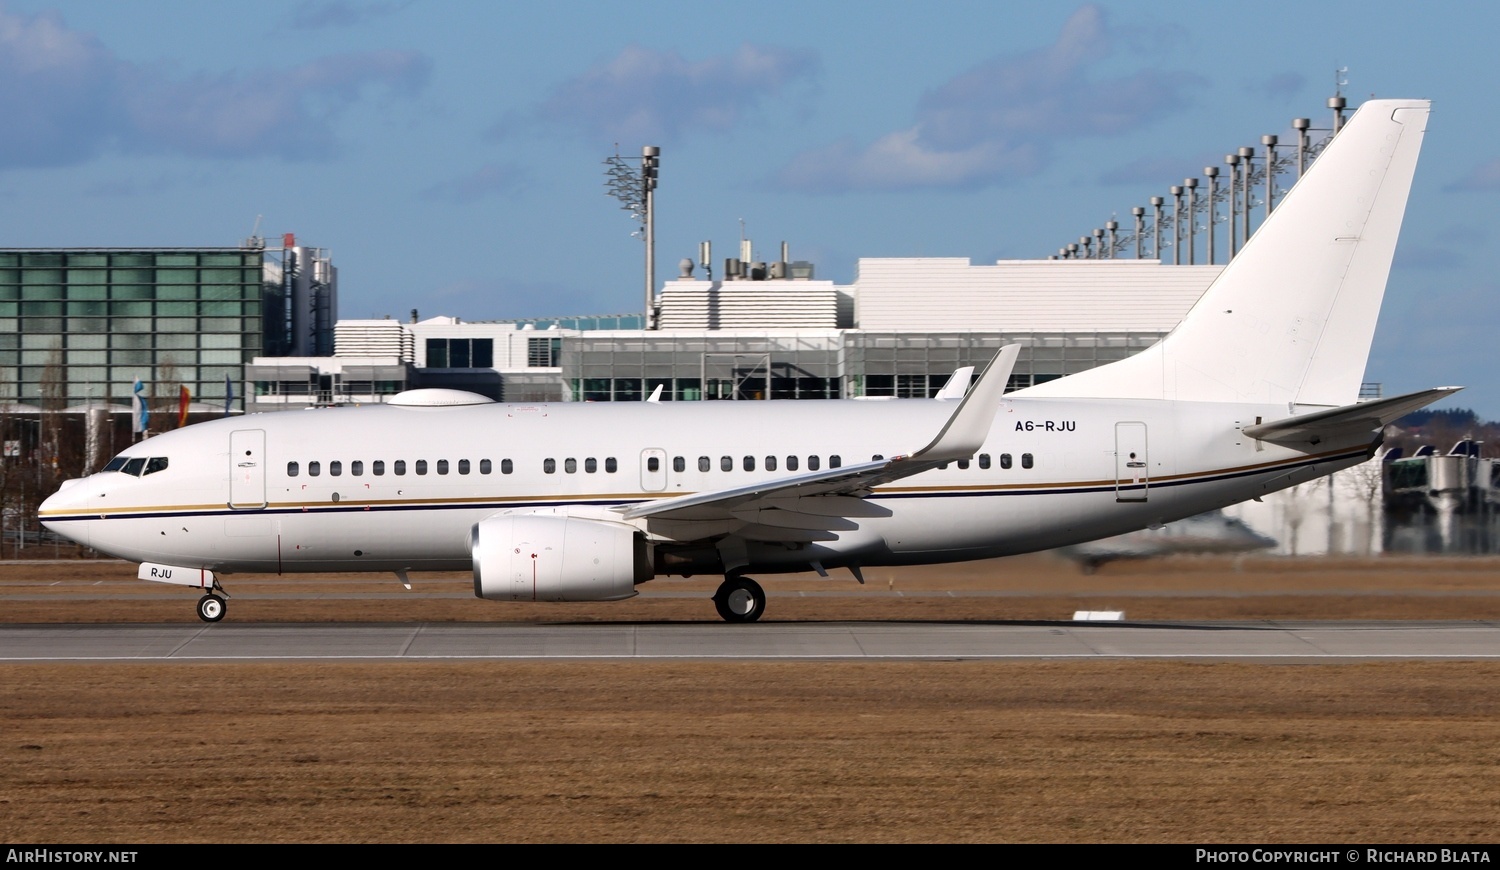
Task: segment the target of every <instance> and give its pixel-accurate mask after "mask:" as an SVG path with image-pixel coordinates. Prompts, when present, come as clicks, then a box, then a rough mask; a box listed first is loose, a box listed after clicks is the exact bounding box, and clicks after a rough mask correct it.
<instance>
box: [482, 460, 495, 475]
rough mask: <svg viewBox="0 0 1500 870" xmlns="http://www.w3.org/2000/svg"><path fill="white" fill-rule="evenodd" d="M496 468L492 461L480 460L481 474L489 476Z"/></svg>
mask: <svg viewBox="0 0 1500 870" xmlns="http://www.w3.org/2000/svg"><path fill="white" fill-rule="evenodd" d="M494 468H495V466H493V465H491V464H490V461H489V460H488V459H481V460H479V473H480V474H489V473H490V472H491V471H493V470H494Z"/></svg>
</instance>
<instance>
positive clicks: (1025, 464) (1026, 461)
mask: <svg viewBox="0 0 1500 870" xmlns="http://www.w3.org/2000/svg"><path fill="white" fill-rule="evenodd" d="M1031 466H1032V460H1031V454H1030V453H1022V454H1021V467H1022V468H1030V467H1031Z"/></svg>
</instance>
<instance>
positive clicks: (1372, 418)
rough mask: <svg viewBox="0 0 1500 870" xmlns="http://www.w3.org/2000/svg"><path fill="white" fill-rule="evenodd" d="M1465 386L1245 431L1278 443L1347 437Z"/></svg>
mask: <svg viewBox="0 0 1500 870" xmlns="http://www.w3.org/2000/svg"><path fill="white" fill-rule="evenodd" d="M1461 389H1463V387H1434V388H1433V389H1430V390H1421V391H1419V392H1415V393H1406V394H1405V395H1400V396H1392V397H1390V398H1389V399H1374V400H1372V401H1369V402H1358V403H1355V404H1353V405H1345V406H1343V407H1342V408H1330V409H1328V410H1326V411H1315V412H1313V413H1311V414H1302V415H1299V416H1296V417H1287V418H1285V419H1283V420H1272V421H1271V422H1269V423H1258V424H1256V425H1254V426H1246V427H1245V429H1244V432H1245V434H1246V435H1249V436H1250V437H1251V438H1255V439H1257V440H1260V441H1271V442H1275V443H1277V444H1298V443H1301V444H1318V443H1320V442H1322V441H1325V440H1327V439H1329V438H1338V437H1347V436H1351V435H1358V434H1361V433H1364V432H1378V431H1379V430H1380V429H1382V428H1384V427H1385V425H1386V424H1387V423H1391V422H1393V421H1395V420H1396V419H1398V418H1400V417H1402V416H1405V415H1406V414H1410V413H1411V412H1412V411H1415V410H1417V409H1418V408H1422V407H1425V406H1427V405H1430V404H1432V403H1433V402H1436V401H1437V400H1438V399H1441V398H1443V397H1445V396H1451V395H1453V394H1454V393H1456V392H1458V391H1459V390H1461Z"/></svg>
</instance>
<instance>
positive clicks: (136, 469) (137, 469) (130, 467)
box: [121, 456, 146, 477]
mask: <svg viewBox="0 0 1500 870" xmlns="http://www.w3.org/2000/svg"><path fill="white" fill-rule="evenodd" d="M145 467H146V457H144V456H137V457H136V458H134V459H132V460H130V461H129V462H127V463H125V467H124V468H123V469H121V470H122V471H124V472H125V473H126V474H128V475H130V476H131V477H140V476H141V469H142V468H145Z"/></svg>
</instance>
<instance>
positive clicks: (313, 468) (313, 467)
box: [307, 460, 323, 477]
mask: <svg viewBox="0 0 1500 870" xmlns="http://www.w3.org/2000/svg"><path fill="white" fill-rule="evenodd" d="M322 473H323V463H321V462H318V461H316V460H314V461H312V462H309V463H307V476H308V477H317V476H318V475H320V474H322Z"/></svg>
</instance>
